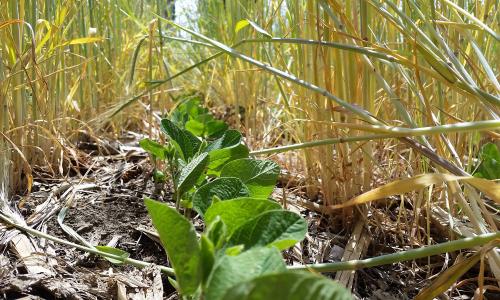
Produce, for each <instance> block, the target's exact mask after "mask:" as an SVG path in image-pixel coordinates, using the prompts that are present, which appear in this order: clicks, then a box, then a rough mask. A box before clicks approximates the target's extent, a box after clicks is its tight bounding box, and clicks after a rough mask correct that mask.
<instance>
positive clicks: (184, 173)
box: [176, 153, 208, 195]
mask: <svg viewBox="0 0 500 300" xmlns="http://www.w3.org/2000/svg"><path fill="white" fill-rule="evenodd" d="M207 165H208V155H207V153H201V154H200V155H198V156H196V157H195V158H193V159H192V160H191V161H190V162H189V163H188V164H187V165H186V166H184V167H183V168H182V169H181V172H180V174H179V176H178V177H177V180H176V184H177V192H178V193H179V194H180V195H182V194H184V193H185V192H186V191H188V190H189V189H191V188H192V187H193V186H194V185H195V183H196V182H197V181H198V179H199V178H200V176H201V175H202V174H203V171H205V168H206V167H207Z"/></svg>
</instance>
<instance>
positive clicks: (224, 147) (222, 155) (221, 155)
mask: <svg viewBox="0 0 500 300" xmlns="http://www.w3.org/2000/svg"><path fill="white" fill-rule="evenodd" d="M242 140H243V137H242V136H241V133H240V132H239V131H237V130H227V131H226V132H224V135H223V136H222V137H221V138H219V139H217V140H215V141H214V142H212V143H211V144H209V145H208V146H207V148H206V149H205V151H206V152H208V155H209V156H210V164H209V165H208V168H209V169H210V170H214V171H215V173H218V172H220V169H221V168H222V167H223V166H224V164H226V163H227V162H229V161H232V160H235V159H239V158H246V157H248V153H249V150H248V147H247V146H245V145H243V144H242Z"/></svg>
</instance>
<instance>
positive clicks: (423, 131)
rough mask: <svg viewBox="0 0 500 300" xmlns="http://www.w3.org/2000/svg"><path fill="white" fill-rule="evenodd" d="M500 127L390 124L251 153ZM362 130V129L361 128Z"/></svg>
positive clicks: (495, 123)
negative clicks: (350, 134)
mask: <svg viewBox="0 0 500 300" xmlns="http://www.w3.org/2000/svg"><path fill="white" fill-rule="evenodd" d="M498 128H500V121H498V120H488V121H477V122H463V123H456V124H448V125H440V126H432V127H421V128H403V127H390V126H371V127H369V128H367V130H372V129H373V130H376V131H382V132H386V133H383V134H372V135H362V136H352V137H345V138H332V139H324V140H319V141H312V142H304V143H298V144H293V145H287V146H281V147H275V148H269V149H262V150H256V151H252V152H250V155H261V154H271V153H280V152H286V151H290V150H298V149H304V148H311V147H317V146H324V145H332V144H341V143H347V142H359V141H369V140H376V139H387V138H397V137H408V136H420V135H428V134H441V133H451V132H464V131H473V130H474V131H475V130H477V131H480V130H495V129H498ZM360 130H362V129H360Z"/></svg>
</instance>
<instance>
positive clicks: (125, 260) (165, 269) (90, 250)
mask: <svg viewBox="0 0 500 300" xmlns="http://www.w3.org/2000/svg"><path fill="white" fill-rule="evenodd" d="M0 220H3V221H5V222H6V223H7V224H9V225H11V226H14V227H16V228H17V229H19V230H22V231H24V232H27V233H29V234H31V235H34V236H37V237H39V238H44V239H47V240H50V241H53V242H56V243H59V244H63V245H66V246H69V247H73V248H76V249H79V250H83V251H85V252H88V253H92V254H96V255H100V256H102V257H106V258H111V259H115V260H119V261H121V262H122V263H124V264H127V265H131V266H134V267H137V268H146V267H151V266H155V267H158V268H159V269H160V271H162V272H163V273H165V274H167V275H169V276H174V275H175V274H174V269H172V268H169V267H165V266H161V265H155V264H151V263H147V262H145V261H141V260H137V259H132V258H124V257H121V256H118V255H114V254H111V253H107V252H103V251H99V250H97V249H96V248H91V247H86V246H82V245H78V244H75V243H72V242H70V241H67V240H63V239H60V238H58V237H55V236H52V235H50V234H47V233H45V232H41V231H38V230H36V229H33V228H31V227H29V226H26V225H21V224H17V223H14V222H13V221H11V220H10V219H9V218H7V217H6V216H4V215H2V214H0Z"/></svg>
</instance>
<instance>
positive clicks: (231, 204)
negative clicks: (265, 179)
mask: <svg viewBox="0 0 500 300" xmlns="http://www.w3.org/2000/svg"><path fill="white" fill-rule="evenodd" d="M278 209H281V206H280V205H279V204H278V203H277V202H274V201H272V200H268V199H258V198H237V199H232V200H226V201H221V202H217V203H214V204H212V206H210V207H209V208H208V210H207V211H206V213H205V222H206V223H211V222H213V221H214V220H215V219H216V218H217V217H220V218H221V220H222V221H223V222H224V224H226V228H227V232H228V234H229V235H231V234H232V233H233V232H234V231H235V230H236V228H238V227H240V226H241V225H243V224H245V223H246V222H248V220H250V219H252V218H254V217H255V216H258V215H259V214H261V213H263V212H266V211H269V210H278Z"/></svg>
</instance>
